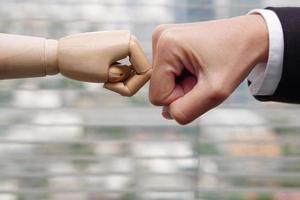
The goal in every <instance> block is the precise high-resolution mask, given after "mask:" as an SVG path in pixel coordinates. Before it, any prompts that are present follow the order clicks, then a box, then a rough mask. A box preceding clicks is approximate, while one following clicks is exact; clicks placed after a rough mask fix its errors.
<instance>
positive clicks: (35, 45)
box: [0, 34, 59, 79]
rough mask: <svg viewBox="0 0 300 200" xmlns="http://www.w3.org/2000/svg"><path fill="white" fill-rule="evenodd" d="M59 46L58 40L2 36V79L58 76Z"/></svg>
mask: <svg viewBox="0 0 300 200" xmlns="http://www.w3.org/2000/svg"><path fill="white" fill-rule="evenodd" d="M57 45H58V42H57V41H56V40H47V39H45V38H39V37H29V36H20V35H9V34H0V79H13V78H27V77H40V76H46V75H54V74H57V73H58V72H59V69H58V62H57Z"/></svg>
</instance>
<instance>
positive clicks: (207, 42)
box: [149, 15, 269, 124]
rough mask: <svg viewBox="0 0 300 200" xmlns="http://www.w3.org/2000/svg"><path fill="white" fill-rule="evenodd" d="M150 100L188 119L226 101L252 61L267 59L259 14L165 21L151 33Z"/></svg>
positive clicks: (171, 115)
mask: <svg viewBox="0 0 300 200" xmlns="http://www.w3.org/2000/svg"><path fill="white" fill-rule="evenodd" d="M152 44H153V73H152V77H151V80H150V91H149V98H150V101H151V102H152V103H153V104H154V105H156V106H163V111H162V114H163V116H164V117H165V118H167V119H175V120H176V121H177V122H178V123H179V124H187V123H189V122H191V121H193V120H195V119H196V118H197V117H199V116H200V115H202V114H203V113H205V112H207V111H208V110H210V109H212V108H213V107H215V106H217V105H219V104H220V103H222V102H223V101H224V100H225V99H226V98H227V97H228V96H229V95H230V94H231V93H232V92H233V91H234V90H235V89H236V88H237V86H238V85H239V84H240V83H241V82H242V81H243V80H244V79H245V78H246V76H247V75H248V74H249V73H250V71H251V70H252V69H253V67H254V66H255V65H256V64H258V63H260V62H265V61H266V60H267V59H268V46H269V42H268V31H267V27H266V24H265V22H264V19H263V18H262V17H261V16H260V15H246V16H240V17H236V18H231V19H224V20H217V21H208V22H200V23H188V24H173V25H161V26H159V27H158V28H156V30H155V31H154V33H153V38H152Z"/></svg>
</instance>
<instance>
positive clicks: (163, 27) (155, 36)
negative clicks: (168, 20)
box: [152, 24, 169, 40]
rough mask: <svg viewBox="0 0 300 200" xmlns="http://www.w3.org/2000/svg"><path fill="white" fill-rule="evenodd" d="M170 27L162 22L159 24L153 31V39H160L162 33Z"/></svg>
mask: <svg viewBox="0 0 300 200" xmlns="http://www.w3.org/2000/svg"><path fill="white" fill-rule="evenodd" d="M168 27H169V25H168V24H161V25H158V26H157V27H156V28H155V29H154V31H153V33H152V39H154V40H158V38H159V37H160V35H161V34H162V33H163V32H164V31H165V30H166V29H167V28H168Z"/></svg>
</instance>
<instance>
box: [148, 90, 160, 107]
mask: <svg viewBox="0 0 300 200" xmlns="http://www.w3.org/2000/svg"><path fill="white" fill-rule="evenodd" d="M149 100H150V102H151V103H152V104H153V105H155V106H161V105H162V100H161V99H160V98H159V97H158V96H157V95H154V94H153V93H150V94H149Z"/></svg>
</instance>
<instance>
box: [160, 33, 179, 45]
mask: <svg viewBox="0 0 300 200" xmlns="http://www.w3.org/2000/svg"><path fill="white" fill-rule="evenodd" d="M176 40H177V39H176V32H175V31H173V30H167V31H164V32H163V33H162V34H161V35H160V38H159V42H158V43H159V45H161V46H169V45H171V44H174V43H175V42H176Z"/></svg>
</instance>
